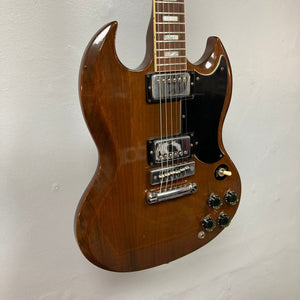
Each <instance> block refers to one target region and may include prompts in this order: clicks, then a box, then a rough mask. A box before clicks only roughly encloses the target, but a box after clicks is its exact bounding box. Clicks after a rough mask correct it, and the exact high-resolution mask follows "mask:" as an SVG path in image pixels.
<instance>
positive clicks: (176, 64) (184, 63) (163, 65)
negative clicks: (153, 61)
mask: <svg viewBox="0 0 300 300" xmlns="http://www.w3.org/2000/svg"><path fill="white" fill-rule="evenodd" d="M182 65H186V62H183V63H174V64H157V66H158V67H169V66H182Z"/></svg>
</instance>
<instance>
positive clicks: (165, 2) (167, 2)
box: [155, 1, 184, 4]
mask: <svg viewBox="0 0 300 300" xmlns="http://www.w3.org/2000/svg"><path fill="white" fill-rule="evenodd" d="M155 2H156V3H157V4H184V3H183V2H171V1H155Z"/></svg>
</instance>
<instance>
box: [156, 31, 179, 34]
mask: <svg viewBox="0 0 300 300" xmlns="http://www.w3.org/2000/svg"><path fill="white" fill-rule="evenodd" d="M166 33H167V32H158V31H156V34H166ZM172 34H185V32H184V31H177V32H176V31H172Z"/></svg>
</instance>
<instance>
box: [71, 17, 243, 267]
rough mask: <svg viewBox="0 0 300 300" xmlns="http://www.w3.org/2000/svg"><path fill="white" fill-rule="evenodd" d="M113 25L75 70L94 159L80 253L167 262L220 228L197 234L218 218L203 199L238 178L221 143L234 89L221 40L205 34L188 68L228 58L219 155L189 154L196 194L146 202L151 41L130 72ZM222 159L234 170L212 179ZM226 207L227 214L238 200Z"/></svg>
mask: <svg viewBox="0 0 300 300" xmlns="http://www.w3.org/2000/svg"><path fill="white" fill-rule="evenodd" d="M116 28H117V23H116V22H112V23H110V24H108V25H107V26H105V27H103V28H102V29H101V30H100V31H99V32H98V33H97V34H96V35H95V36H94V38H93V39H92V40H91V42H90V44H89V45H88V47H87V49H86V52H85V54H84V57H83V60H82V65H81V69H80V84H79V87H80V90H79V91H80V99H81V105H82V111H83V114H84V117H85V120H86V123H87V126H88V128H89V131H90V133H91V135H92V137H93V139H94V141H95V144H96V146H97V149H98V152H99V164H98V166H97V169H96V172H95V175H94V177H93V179H92V180H91V182H90V184H89V185H88V187H87V189H86V191H85V193H84V195H83V196H82V198H81V201H80V203H79V205H78V208H77V212H76V217H75V233H76V237H77V241H78V244H79V247H80V249H81V251H82V252H83V254H84V255H85V256H86V258H87V259H88V260H90V261H91V262H92V263H93V264H95V265H97V266H99V267H101V268H104V269H107V270H112V271H123V272H124V271H136V270H142V269H146V268H150V267H153V266H157V265H160V264H163V263H168V262H170V261H172V260H174V259H177V258H179V257H182V256H184V255H186V254H188V253H190V252H192V251H194V250H196V249H198V248H200V247H202V246H203V245H205V244H206V243H208V242H209V241H210V240H212V239H213V238H214V237H215V236H217V235H218V234H219V233H220V232H221V231H222V230H223V229H222V228H217V229H216V230H214V231H213V232H210V233H207V234H206V237H205V239H202V240H200V239H198V237H197V235H198V232H199V231H201V230H202V229H201V220H202V219H203V217H205V216H206V215H208V214H209V215H211V216H212V217H213V218H216V217H217V216H218V215H219V213H220V211H222V209H221V210H218V211H216V210H212V209H210V208H209V207H208V206H207V198H208V197H209V195H210V194H211V193H212V192H215V193H217V194H220V196H223V195H224V193H225V192H226V191H227V190H228V189H232V190H234V191H236V192H237V193H238V194H239V195H240V194H241V182H240V177H239V174H238V171H237V169H236V167H235V166H234V164H233V162H232V161H231V159H230V158H229V156H228V154H227V153H226V150H225V148H224V145H223V141H222V127H223V122H224V119H225V116H226V112H227V110H228V106H229V103H230V98H231V90H232V75H231V69H230V63H229V59H228V57H227V54H226V51H225V49H224V47H223V45H222V43H221V41H220V40H219V39H218V38H216V37H211V38H209V39H208V42H207V47H206V50H205V52H204V54H203V56H202V58H201V59H200V60H199V61H198V62H197V63H196V64H191V63H190V62H188V69H189V70H197V72H199V73H201V74H204V75H208V74H210V73H212V72H213V71H214V69H215V68H216V66H217V64H218V61H219V59H220V57H221V56H223V57H225V59H226V62H227V64H228V87H227V93H226V97H225V101H224V107H223V110H222V114H221V118H220V122H219V129H218V143H219V146H220V149H221V150H222V152H223V153H224V154H225V155H224V157H223V158H222V159H220V160H219V161H218V162H216V163H213V164H205V163H202V162H200V161H199V160H197V159H194V161H195V163H196V169H197V172H196V174H195V177H194V178H193V179H192V181H193V182H196V183H197V184H198V185H199V190H198V192H197V193H196V194H195V195H190V196H187V197H184V198H182V199H177V200H174V201H168V202H165V203H159V204H157V205H153V206H150V205H149V204H147V202H146V198H145V195H146V193H145V191H147V190H148V191H150V190H151V189H153V187H151V185H150V182H149V170H150V167H149V166H148V165H147V157H146V151H145V147H146V141H147V140H148V139H150V138H153V137H155V136H159V128H158V127H157V126H156V125H155V124H156V123H159V122H158V117H159V111H158V106H157V105H156V106H155V105H149V104H147V103H146V101H145V74H147V73H149V72H153V70H154V66H153V60H152V56H151V44H150V46H149V44H148V47H147V54H146V57H145V60H144V62H143V64H142V65H141V67H140V68H138V70H129V69H127V68H126V67H124V66H123V65H122V63H121V62H120V61H119V59H118V57H117V54H116V51H115V34H116ZM149 33H150V35H151V29H150V30H149ZM148 40H149V39H148ZM207 62H209V64H207ZM208 65H209V66H210V67H209V68H207V66H208ZM152 125H154V126H152ZM220 164H226V165H228V166H229V168H230V170H231V171H232V172H233V175H232V176H231V177H228V178H226V179H225V180H223V181H216V180H215V178H214V170H215V169H216V167H217V166H218V165H220ZM186 182H189V180H186ZM225 206H226V209H225V208H224V210H226V213H227V214H228V215H229V216H230V217H231V218H232V217H233V216H234V214H235V212H236V210H237V207H238V205H236V206H230V205H227V204H226V205H225Z"/></svg>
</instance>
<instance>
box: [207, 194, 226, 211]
mask: <svg viewBox="0 0 300 300" xmlns="http://www.w3.org/2000/svg"><path fill="white" fill-rule="evenodd" d="M222 204H223V201H222V199H221V198H220V197H219V196H218V195H216V194H211V195H210V196H209V198H208V205H209V206H210V207H212V208H214V209H218V208H220V207H221V206H222Z"/></svg>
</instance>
